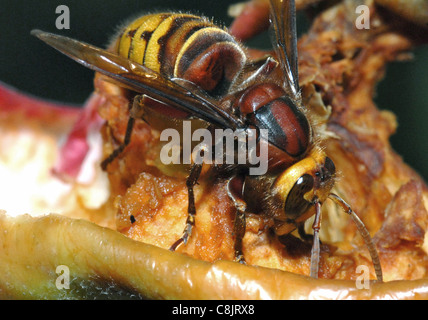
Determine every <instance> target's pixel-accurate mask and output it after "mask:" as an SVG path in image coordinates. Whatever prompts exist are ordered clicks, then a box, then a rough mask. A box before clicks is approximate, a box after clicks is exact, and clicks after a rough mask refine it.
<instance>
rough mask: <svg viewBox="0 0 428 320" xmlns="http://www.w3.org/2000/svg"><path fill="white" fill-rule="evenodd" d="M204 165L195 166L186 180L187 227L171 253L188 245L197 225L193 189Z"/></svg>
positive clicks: (172, 247)
mask: <svg viewBox="0 0 428 320" xmlns="http://www.w3.org/2000/svg"><path fill="white" fill-rule="evenodd" d="M201 170H202V164H196V163H195V164H193V165H192V168H191V169H190V174H189V176H188V177H187V180H186V186H187V191H188V195H189V205H188V208H187V220H186V227H185V228H184V232H183V235H182V236H181V238H180V239H178V240H177V241H176V242H174V244H173V245H172V246H171V247H170V248H169V250H171V251H175V249H177V247H178V246H179V245H180V244H181V243H184V244H187V240H188V239H189V237H190V235H191V233H192V228H193V226H194V225H195V216H196V208H195V196H194V194H193V187H194V186H195V184H196V183H197V182H198V179H199V175H200V174H201Z"/></svg>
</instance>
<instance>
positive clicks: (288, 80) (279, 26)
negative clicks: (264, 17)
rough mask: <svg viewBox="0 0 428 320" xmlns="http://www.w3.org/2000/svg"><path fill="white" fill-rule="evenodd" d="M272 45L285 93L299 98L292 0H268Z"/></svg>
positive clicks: (294, 10) (294, 11) (294, 9)
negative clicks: (272, 37) (281, 74)
mask: <svg viewBox="0 0 428 320" xmlns="http://www.w3.org/2000/svg"><path fill="white" fill-rule="evenodd" d="M270 4H271V21H272V28H273V31H274V36H275V38H274V39H273V41H272V42H273V46H274V49H275V52H276V54H277V56H278V59H279V63H280V66H281V68H282V71H283V73H284V76H285V79H284V83H283V86H284V88H285V89H286V91H287V93H289V94H291V95H292V96H293V97H294V98H295V99H300V91H299V73H298V64H297V33H296V6H295V3H294V0H270Z"/></svg>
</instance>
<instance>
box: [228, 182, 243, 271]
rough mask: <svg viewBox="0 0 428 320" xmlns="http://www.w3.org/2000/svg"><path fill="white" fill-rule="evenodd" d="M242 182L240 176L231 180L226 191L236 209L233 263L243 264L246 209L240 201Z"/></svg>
mask: <svg viewBox="0 0 428 320" xmlns="http://www.w3.org/2000/svg"><path fill="white" fill-rule="evenodd" d="M243 181H244V180H243V177H240V176H235V177H233V178H231V179H230V180H229V182H228V184H227V187H228V190H227V191H228V195H229V197H230V199H231V200H232V201H233V203H234V205H235V208H236V213H235V221H234V224H233V230H234V234H235V247H234V249H235V261H236V262H239V263H242V264H245V258H244V254H243V252H242V238H243V237H244V235H245V228H246V225H245V224H246V222H245V212H246V209H247V204H246V203H245V201H244V200H243V199H242V186H243Z"/></svg>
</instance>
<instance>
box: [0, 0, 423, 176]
mask: <svg viewBox="0 0 428 320" xmlns="http://www.w3.org/2000/svg"><path fill="white" fill-rule="evenodd" d="M231 3H234V2H233V1H230V0H229V1H225V0H216V1H188V0H174V1H170V0H157V1H153V0H145V1H137V0H122V1H119V0H117V1H110V0H103V1H101V0H85V1H81V0H75V1H62V0H43V1H34V0H32V1H30V0H16V1H13V0H2V2H1V4H0V41H1V42H0V43H1V44H0V81H1V82H3V83H6V84H7V85H10V86H12V87H15V88H18V89H19V90H21V91H23V92H25V93H28V94H32V95H34V96H37V97H42V98H45V99H49V100H55V101H63V102H69V103H72V104H75V105H76V106H79V105H81V104H82V103H83V102H84V101H85V99H86V98H87V97H88V96H89V94H90V92H91V91H92V88H93V85H92V80H93V72H92V71H90V70H87V69H86V68H83V67H81V66H79V65H77V64H76V63H75V62H73V61H71V60H69V59H68V58H66V57H65V56H63V55H61V54H59V53H57V52H56V51H54V50H52V49H50V48H48V47H47V46H46V45H45V44H43V43H42V42H41V41H39V40H37V39H35V38H34V37H32V36H30V30H32V29H34V28H37V29H42V30H45V31H50V32H54V33H60V34H63V35H67V36H70V37H73V38H76V39H79V40H82V41H85V42H88V43H91V44H94V45H97V46H105V45H106V44H107V43H108V41H109V37H110V36H111V35H112V34H114V33H115V30H116V27H117V25H119V24H121V23H123V22H124V21H126V20H127V19H129V17H135V16H138V15H140V14H143V13H147V12H151V11H157V10H173V11H179V10H181V11H191V12H193V13H198V14H205V15H206V16H208V17H214V19H215V21H218V22H222V23H224V24H225V25H229V24H230V22H231V21H232V19H231V18H230V17H228V16H227V8H228V6H229V4H231ZM59 5H67V6H68V7H69V9H70V18H71V19H70V26H71V28H70V30H57V29H56V27H55V20H56V18H57V16H58V15H57V14H56V13H55V9H56V7H57V6H59ZM415 32H416V31H415ZM267 39H268V37H266V36H260V37H258V39H256V40H254V41H252V42H251V45H253V46H254V45H258V46H264V47H266V46H267V45H268V42H267ZM258 41H260V42H258ZM414 56H415V59H414V60H413V61H411V62H394V63H391V64H390V65H389V66H388V69H387V72H386V77H385V79H384V80H383V81H382V82H381V83H380V84H379V86H378V88H377V95H376V98H375V101H376V103H377V104H378V106H379V107H380V108H381V109H388V110H392V111H393V112H394V113H395V114H396V115H397V117H398V123H399V127H398V130H397V133H396V134H395V135H394V136H393V137H392V138H391V141H392V145H393V147H394V148H395V149H396V150H397V151H398V153H399V154H401V155H402V156H403V158H404V160H405V161H406V162H407V163H409V164H410V165H411V166H413V167H414V168H415V169H416V170H417V171H418V172H419V173H420V174H422V176H423V177H424V178H425V180H426V181H428V168H427V163H428V139H427V138H428V130H427V129H428V128H427V127H428V47H426V46H425V47H420V48H417V49H416V50H415V52H414Z"/></svg>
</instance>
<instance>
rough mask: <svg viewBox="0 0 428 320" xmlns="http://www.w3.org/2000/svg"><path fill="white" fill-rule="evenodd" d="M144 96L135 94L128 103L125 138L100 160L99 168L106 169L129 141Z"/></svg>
mask: <svg viewBox="0 0 428 320" xmlns="http://www.w3.org/2000/svg"><path fill="white" fill-rule="evenodd" d="M143 98H144V96H141V95H137V96H135V97H134V99H133V101H132V104H131V105H130V115H129V120H128V125H127V126H126V131H125V138H124V139H123V142H122V144H121V145H119V147H117V148H116V149H115V150H113V152H112V153H111V154H110V155H109V156H108V157H107V158H105V159H104V160H103V161H102V162H101V168H102V169H103V170H106V169H107V166H108V165H109V164H110V163H112V162H113V161H114V159H116V158H117V156H119V155H120V154H121V153H122V152H123V150H124V149H125V148H126V146H127V145H128V144H129V143H130V142H131V135H132V129H133V128H134V123H135V119H136V118H137V117H138V114H140V113H141V110H142V109H143V108H142V106H143V105H142V99H143Z"/></svg>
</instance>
